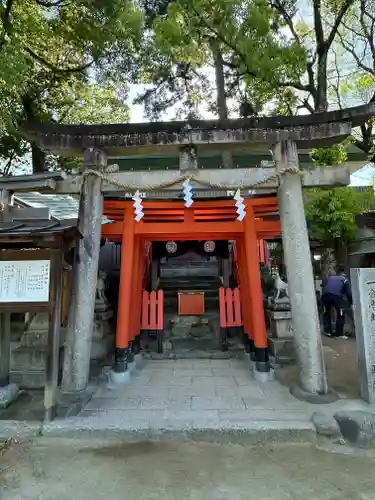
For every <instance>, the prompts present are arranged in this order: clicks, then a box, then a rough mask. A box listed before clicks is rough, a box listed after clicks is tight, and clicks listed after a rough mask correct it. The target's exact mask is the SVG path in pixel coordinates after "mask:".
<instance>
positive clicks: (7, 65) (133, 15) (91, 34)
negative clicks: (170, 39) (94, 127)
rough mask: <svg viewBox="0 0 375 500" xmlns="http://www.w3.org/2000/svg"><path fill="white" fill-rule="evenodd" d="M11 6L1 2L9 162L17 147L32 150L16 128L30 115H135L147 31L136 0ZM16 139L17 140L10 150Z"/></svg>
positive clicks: (1, 129)
mask: <svg viewBox="0 0 375 500" xmlns="http://www.w3.org/2000/svg"><path fill="white" fill-rule="evenodd" d="M3 3H4V2H3ZM5 4H6V6H10V7H11V8H10V12H8V13H7V12H6V7H4V6H3V7H2V17H1V19H2V25H1V22H0V96H1V99H0V158H3V159H6V161H8V159H9V158H10V154H11V153H12V154H13V153H15V155H16V156H18V153H19V152H21V151H24V150H25V148H26V149H27V141H26V143H25V140H24V139H23V138H22V136H21V134H20V133H19V132H17V130H18V128H19V123H20V121H22V120H24V119H32V120H43V121H46V122H48V121H59V122H63V123H73V122H77V123H100V122H103V121H104V122H113V121H126V120H127V119H128V110H127V108H126V105H125V97H126V89H127V83H128V75H129V73H130V72H131V70H132V60H133V55H134V52H135V51H136V47H137V43H138V40H139V38H140V36H141V34H142V29H143V14H142V12H141V11H140V10H139V8H138V7H137V4H136V3H135V2H134V3H133V2H132V1H124V0H111V2H108V1H106V0H75V1H74V2H70V1H65V0H61V2H50V4H51V6H50V7H45V6H43V5H44V4H45V5H48V2H46V1H43V2H42V1H40V0H17V1H13V2H12V1H8V2H5ZM42 4H43V5H42ZM53 4H55V5H56V6H55V7H53ZM0 14H1V13H0ZM8 14H9V15H8ZM1 28H2V29H1ZM12 141H13V142H16V144H15V147H14V149H12V150H11V151H10V150H9V143H11V142H12Z"/></svg>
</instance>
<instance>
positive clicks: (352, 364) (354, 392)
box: [280, 336, 375, 498]
mask: <svg viewBox="0 0 375 500" xmlns="http://www.w3.org/2000/svg"><path fill="white" fill-rule="evenodd" d="M323 350H324V359H325V363H326V371H327V379H328V384H329V386H330V387H331V388H332V389H333V390H335V391H336V392H337V393H338V394H339V395H340V397H342V398H354V399H355V398H360V392H359V372H358V359H357V346H356V340H355V338H353V337H351V338H349V339H346V340H343V339H335V338H328V337H325V336H323ZM295 380H297V367H296V366H295V365H291V366H286V367H284V368H283V369H282V370H281V375H280V382H281V383H283V384H285V385H291V384H292V383H293V381H295ZM374 498H375V496H374Z"/></svg>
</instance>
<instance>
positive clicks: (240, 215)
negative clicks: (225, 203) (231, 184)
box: [233, 189, 246, 221]
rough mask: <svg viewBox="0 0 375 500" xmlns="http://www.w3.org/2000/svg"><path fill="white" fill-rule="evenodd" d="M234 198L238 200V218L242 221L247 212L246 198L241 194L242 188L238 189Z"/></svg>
mask: <svg viewBox="0 0 375 500" xmlns="http://www.w3.org/2000/svg"><path fill="white" fill-rule="evenodd" d="M233 199H234V200H236V207H237V214H238V217H237V220H239V221H241V220H243V219H244V218H245V215H246V212H245V205H244V203H243V201H244V198H242V196H241V190H240V189H237V191H236V194H235V195H234V196H233Z"/></svg>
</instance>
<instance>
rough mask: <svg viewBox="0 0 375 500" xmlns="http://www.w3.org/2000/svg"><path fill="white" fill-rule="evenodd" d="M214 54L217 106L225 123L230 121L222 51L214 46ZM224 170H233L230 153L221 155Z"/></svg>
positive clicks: (226, 152)
mask: <svg viewBox="0 0 375 500" xmlns="http://www.w3.org/2000/svg"><path fill="white" fill-rule="evenodd" d="M212 54H213V57H214V61H215V78H216V93H217V98H216V105H217V111H218V115H219V120H220V122H225V121H226V120H227V119H228V106H227V96H226V92H225V75H224V63H223V55H222V53H221V52H220V49H219V48H218V47H217V46H216V45H215V44H212ZM221 158H222V161H223V165H224V168H233V159H232V154H231V153H230V151H224V152H223V153H222V155H221Z"/></svg>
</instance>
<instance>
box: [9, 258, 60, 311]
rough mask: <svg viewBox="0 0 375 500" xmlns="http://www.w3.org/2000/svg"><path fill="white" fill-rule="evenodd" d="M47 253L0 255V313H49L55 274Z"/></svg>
mask: <svg viewBox="0 0 375 500" xmlns="http://www.w3.org/2000/svg"><path fill="white" fill-rule="evenodd" d="M55 253H56V252H53V251H50V250H9V251H8V250H5V251H1V252H0V311H11V312H33V311H42V310H52V309H53V307H54V303H53V302H54V301H53V295H54V294H53V293H52V288H53V283H52V276H53V273H54V268H55V266H54V263H53V256H54V254H55Z"/></svg>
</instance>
